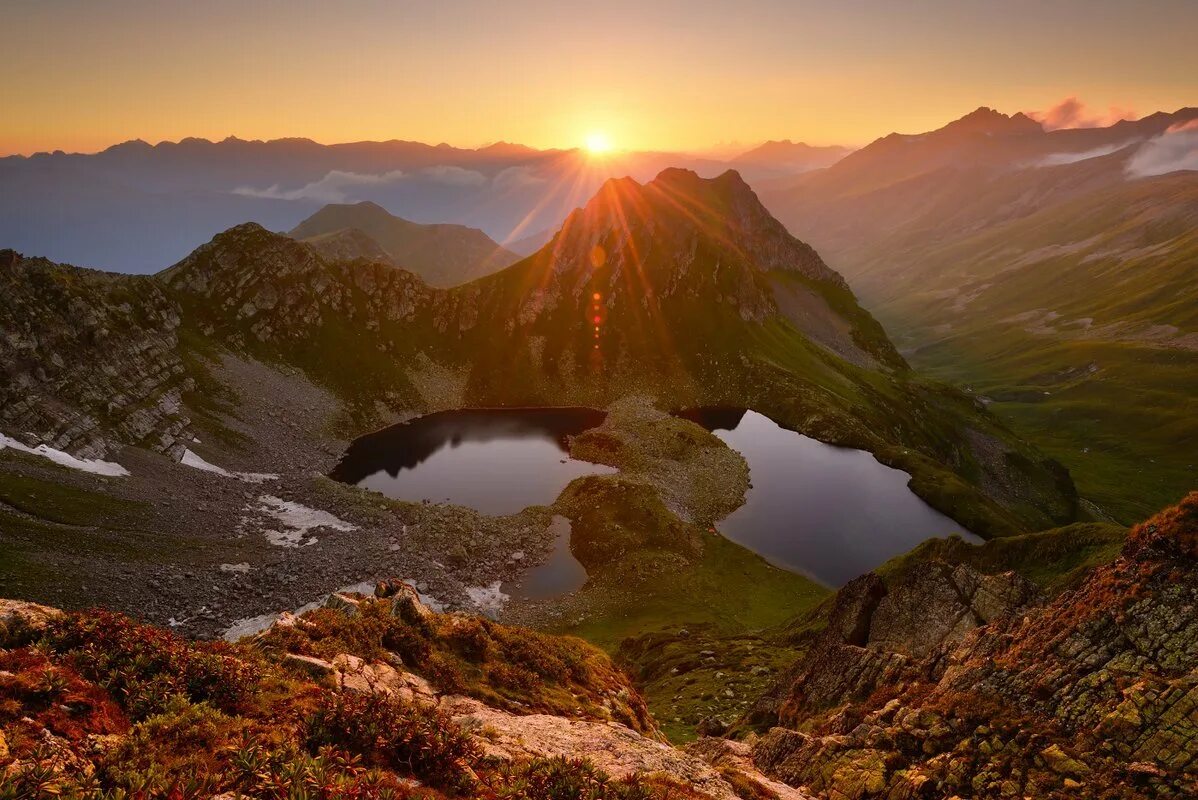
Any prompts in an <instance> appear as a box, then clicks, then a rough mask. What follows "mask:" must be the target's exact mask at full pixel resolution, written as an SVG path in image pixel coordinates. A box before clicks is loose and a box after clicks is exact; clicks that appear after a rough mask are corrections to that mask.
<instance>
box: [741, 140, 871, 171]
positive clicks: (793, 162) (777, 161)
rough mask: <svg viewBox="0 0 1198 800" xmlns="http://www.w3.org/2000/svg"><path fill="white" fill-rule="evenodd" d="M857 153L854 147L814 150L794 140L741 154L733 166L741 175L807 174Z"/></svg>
mask: <svg viewBox="0 0 1198 800" xmlns="http://www.w3.org/2000/svg"><path fill="white" fill-rule="evenodd" d="M851 152H853V149H852V148H851V147H840V146H837V145H829V146H823V147H819V146H813V145H809V144H807V143H806V142H792V141H791V140H790V139H782V140H770V141H768V142H765V143H764V144H760V145H758V146H757V147H754V148H753V149H752V150H748V151H746V152H744V153H741V154H740V155H739V156H737V157H736V158H734V159H732V165H733V166H734V167H735V168H736V169H738V170H741V171H744V170H746V169H748V170H764V171H768V172H771V173H774V174H785V173H803V172H808V171H810V170H813V169H821V168H823V167H830V166H832V165H833V164H835V163H836V162H837V161H839V160H840V159H842V158H844V157H845V156H847V155H848V154H849V153H851Z"/></svg>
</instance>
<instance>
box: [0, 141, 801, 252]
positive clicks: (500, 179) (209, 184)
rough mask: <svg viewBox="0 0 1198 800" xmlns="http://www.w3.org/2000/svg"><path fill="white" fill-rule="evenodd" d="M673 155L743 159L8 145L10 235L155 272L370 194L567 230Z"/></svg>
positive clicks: (423, 210) (500, 231)
mask: <svg viewBox="0 0 1198 800" xmlns="http://www.w3.org/2000/svg"><path fill="white" fill-rule="evenodd" d="M672 166H673V167H685V168H688V169H692V170H695V171H697V172H699V173H700V174H703V175H704V176H706V177H714V176H715V175H718V174H720V173H721V172H723V171H724V170H726V169H727V168H728V167H729V163H728V162H725V161H720V160H715V159H711V158H706V157H702V156H693V155H688V154H685V153H677V152H626V151H619V152H612V153H609V154H606V155H605V156H604V157H603V158H595V157H593V156H592V155H590V154H588V153H587V152H585V151H583V150H580V149H570V150H555V149H549V150H538V149H535V148H531V147H526V146H524V145H518V144H509V143H505V142H497V143H495V144H492V145H489V146H487V147H481V148H477V149H470V148H461V147H453V146H450V145H448V144H439V145H432V144H424V143H422V142H412V141H403V140H390V141H382V142H370V141H364V142H346V143H341V144H328V145H326V144H321V143H318V142H315V141H312V140H310V139H302V138H287V139H275V140H271V141H247V140H244V139H238V138H236V137H229V138H226V139H224V140H222V141H218V142H213V141H208V140H206V139H198V138H187V139H184V140H182V141H179V142H160V143H158V144H155V145H151V144H149V143H147V142H143V141H139V140H134V141H130V142H124V143H122V144H119V145H114V146H112V147H110V148H108V149H107V150H104V151H102V152H100V153H92V154H81V153H62V152H55V153H38V154H35V155H33V156H29V157H25V156H10V157H4V158H0V247H8V248H12V249H14V250H17V251H20V252H26V253H38V254H40V255H44V256H45V257H47V258H51V259H53V260H55V261H59V262H66V263H74V264H80V265H85V266H94V267H101V268H105V269H110V270H116V271H122V272H132V273H147V272H152V271H153V270H156V269H159V268H161V266H162V265H163V264H169V263H173V262H175V261H178V260H179V259H181V258H182V257H184V256H185V255H186V254H187V253H189V252H191V251H192V250H194V249H195V248H196V247H197V246H198V245H199V244H202V243H203V242H205V241H208V240H209V239H211V238H212V236H213V235H214V234H216V233H218V232H219V231H222V230H227V229H228V228H230V227H233V226H234V225H237V224H239V223H241V222H244V221H245V220H248V219H252V220H256V221H258V222H259V223H261V224H262V225H263V226H265V227H266V228H269V229H271V230H290V229H292V228H294V227H295V226H296V225H297V224H299V222H300V221H301V220H303V219H305V218H306V217H309V216H311V215H312V214H313V213H315V212H316V211H318V210H320V209H321V208H323V207H324V206H325V205H328V204H330V203H333V204H353V203H356V202H360V201H366V200H369V201H372V202H375V203H377V204H379V205H381V206H382V207H384V208H386V209H388V210H389V211H391V212H393V213H394V214H396V215H398V216H400V217H403V218H405V219H409V220H414V221H418V222H421V223H430V222H444V223H455V224H461V225H465V226H468V227H471V228H478V229H480V230H482V231H484V232H485V233H486V234H487V235H488V236H490V237H491V238H492V239H494V240H496V241H501V242H506V241H507V240H519V239H521V238H523V237H525V236H528V235H529V234H532V233H535V232H537V231H544V230H549V231H553V230H557V228H558V227H560V226H561V223H562V220H564V219H565V218H566V216H567V215H568V214H569V213H570V212H571V211H573V210H574V209H575V208H577V207H579V206H581V205H583V204H584V203H585V202H586V201H587V199H589V198H590V197H591V195H593V194H594V193H595V192H596V191H597V190H598V188H599V187H600V186H601V185H602V184H603V182H604V181H606V180H608V179H609V178H613V177H623V176H626V175H627V176H631V177H633V178H636V179H637V180H640V181H647V180H650V179H652V178H653V177H654V176H655V175H657V174H658V173H659V172H660V171H661V170H662V169H665V168H666V167H672ZM740 168H741V169H742V170H744V171H745V174H746V175H747V176H748V177H749V178H750V179H751V180H756V179H758V178H761V177H765V176H769V177H772V178H778V177H785V176H789V175H793V174H794V172H795V170H796V168H795V167H793V166H790V165H788V164H787V163H784V162H778V163H772V162H770V161H769V160H768V159H766V160H765V161H763V162H761V163H759V164H753V165H751V164H748V163H744V164H741V165H740ZM526 252H530V251H527V248H526ZM525 254H526V253H525Z"/></svg>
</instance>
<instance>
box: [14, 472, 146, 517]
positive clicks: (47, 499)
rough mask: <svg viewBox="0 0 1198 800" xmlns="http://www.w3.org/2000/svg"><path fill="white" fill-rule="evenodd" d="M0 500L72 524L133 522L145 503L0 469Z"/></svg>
mask: <svg viewBox="0 0 1198 800" xmlns="http://www.w3.org/2000/svg"><path fill="white" fill-rule="evenodd" d="M0 503H3V504H6V505H8V506H11V507H12V508H14V509H17V510H18V511H21V512H24V513H25V514H29V515H30V516H33V517H37V518H39V519H43V520H46V521H48V522H57V523H61V524H63V525H75V526H109V527H119V526H121V525H122V524H134V523H136V522H138V521H140V520H141V519H142V518H143V516H144V511H145V505H144V504H142V503H137V502H134V501H130V500H123V499H120V498H117V497H114V496H112V495H109V494H102V493H100V492H93V491H90V490H88V489H82V488H79V487H76V486H71V485H69V484H67V483H64V482H58V481H49V480H43V479H41V478H34V477H31V476H27V475H19V474H17V473H15V472H0Z"/></svg>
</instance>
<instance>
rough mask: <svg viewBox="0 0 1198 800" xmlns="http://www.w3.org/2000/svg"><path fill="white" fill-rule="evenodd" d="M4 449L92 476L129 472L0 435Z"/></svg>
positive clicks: (93, 460)
mask: <svg viewBox="0 0 1198 800" xmlns="http://www.w3.org/2000/svg"><path fill="white" fill-rule="evenodd" d="M6 447H11V448H12V449H13V450H20V451H21V452H22V453H29V454H31V455H35V456H41V457H42V458H48V459H50V460H51V461H53V462H54V463H55V464H59V465H61V466H64V467H70V468H71V469H77V470H80V471H82V472H90V473H92V474H94V475H108V476H110V477H121V476H124V475H128V474H129V470H127V469H125V468H124V467H122V466H121V465H120V464H118V463H116V462H115V461H101V460H100V459H98V458H75V457H74V456H73V455H71V454H70V453H64V452H63V451H61V450H55V449H54V448H53V447H48V446H47V445H44V444H39V445H38V446H37V447H30V446H29V445H26V444H22V443H21V442H18V441H17V440H16V439H12V438H10V437H8V436H5V435H4V434H3V433H0V450H3V449H4V448H6Z"/></svg>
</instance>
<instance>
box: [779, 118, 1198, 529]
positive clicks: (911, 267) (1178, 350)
mask: <svg viewBox="0 0 1198 800" xmlns="http://www.w3.org/2000/svg"><path fill="white" fill-rule="evenodd" d="M1196 120H1198V110H1196V109H1181V110H1179V111H1176V112H1174V113H1171V114H1164V113H1158V114H1152V115H1150V116H1147V117H1144V118H1143V119H1140V120H1137V121H1134V122H1131V121H1123V122H1119V123H1116V124H1114V125H1112V126H1110V127H1105V128H1086V129H1061V130H1053V131H1046V130H1044V129H1043V128H1041V126H1040V125H1039V123H1036V122H1034V121H1033V120H1031V119H1029V118H1027V117H1025V116H1023V115H1020V114H1016V115H1014V116H1010V117H1008V116H1006V115H1003V114H1000V113H998V112H995V111H992V110H990V109H985V108H983V109H978V110H977V111H975V112H973V113H971V114H969V115H968V116H966V117H963V118H962V119H960V120H957V121H956V122H953V123H951V124H949V125H947V126H945V127H943V128H940V129H938V130H935V131H930V132H928V133H925V134H919V135H900V134H892V135H890V136H887V137H885V138H882V139H879V140H878V141H876V142H874V143H872V144H870V145H869V146H867V147H864V148H862V149H861V150H859V151H857V152H855V153H853V154H852V155H850V156H848V157H846V158H845V159H843V160H841V161H839V162H838V163H836V164H835V165H833V166H832V167H830V168H828V169H826V170H820V171H817V172H811V173H808V174H806V175H802V176H799V177H797V178H795V179H792V180H791V181H789V182H788V183H785V184H773V185H771V186H770V187H769V188H768V189H766V190H763V198H764V200H765V202H766V204H767V206H769V208H770V209H771V210H772V211H773V212H774V213H775V214H777V216H778V218H779V219H780V220H782V221H783V222H784V223H786V224H787V226H788V227H789V228H790V229H791V230H792V231H794V232H795V233H796V234H797V235H799V236H802V237H803V238H805V239H807V240H809V241H811V242H812V243H813V244H814V245H815V246H816V247H818V248H819V250H820V252H821V253H823V254H824V255H825V256H826V257H827V258H829V260H830V261H831V263H834V264H836V266H837V268H838V269H839V270H840V271H842V272H843V273H844V274H845V276H846V277H847V278H848V280H849V281H850V283H851V284H852V286H853V288H854V289H855V290H856V291H858V292H859V293H860V295H861V297H862V298H863V302H864V303H865V305H866V306H867V307H868V308H870V309H871V310H872V311H873V312H874V313H876V314H877V315H878V317H879V318H880V319H881V320H882V322H883V323H884V324H885V325H886V327H887V329H888V330H889V331H891V332H892V333H893V334H894V336H895V337H896V341H897V342H898V344H899V346H900V349H901V350H902V351H903V352H904V353H905V354H906V356H907V357H908V358H909V359H910V360H912V362H913V363H914V364H915V365H916V366H917V367H919V368H920V369H923V370H927V371H930V372H931V373H932V374H934V375H937V376H939V377H942V378H944V379H946V380H949V381H951V382H954V383H956V384H957V385H961V386H968V387H970V388H971V389H972V391H973V392H974V393H975V394H976V395H977V396H979V397H980V398H982V399H983V401H984V402H986V403H990V404H992V405H991V407H992V408H993V409H994V410H996V411H997V412H998V413H999V414H1000V415H1002V416H1004V417H1005V418H1006V419H1007V420H1009V421H1010V422H1011V423H1012V424H1014V425H1015V426H1016V427H1017V429H1019V430H1021V431H1022V432H1023V433H1024V434H1025V435H1028V436H1029V437H1031V438H1033V439H1035V440H1036V441H1039V442H1042V443H1043V444H1044V445H1045V447H1047V448H1048V449H1049V451H1050V452H1052V453H1053V455H1054V456H1056V457H1057V458H1058V459H1060V460H1061V461H1062V462H1063V463H1065V464H1066V465H1068V467H1069V468H1070V471H1071V472H1072V473H1073V474H1074V475H1075V476H1076V477H1077V478H1078V480H1079V484H1080V486H1081V488H1082V492H1083V494H1084V495H1086V496H1087V497H1089V498H1091V499H1093V500H1094V501H1096V502H1097V503H1098V505H1099V506H1100V507H1101V509H1102V510H1103V513H1107V514H1111V515H1113V516H1114V517H1116V518H1118V519H1120V520H1121V521H1124V522H1130V521H1133V520H1135V519H1137V518H1139V517H1140V516H1142V515H1144V514H1147V513H1150V512H1151V511H1152V509H1154V508H1158V507H1160V506H1161V505H1163V504H1165V503H1169V502H1175V501H1176V500H1177V499H1178V498H1180V497H1181V496H1182V495H1183V494H1184V493H1185V492H1186V491H1187V490H1188V489H1189V488H1191V487H1192V486H1193V483H1194V480H1195V475H1196V473H1195V467H1194V464H1193V463H1192V462H1193V459H1192V458H1190V457H1189V455H1188V453H1189V451H1191V450H1192V445H1193V444H1195V443H1196V442H1198V428H1195V427H1194V424H1193V423H1194V421H1195V420H1198V413H1195V412H1196V411H1198V409H1196V408H1195V407H1194V404H1193V398H1194V397H1195V394H1194V388H1195V386H1198V384H1196V383H1195V380H1196V379H1198V378H1196V376H1198V373H1196V372H1195V368H1196V367H1198V361H1195V355H1194V354H1195V346H1194V336H1195V335H1196V334H1198V328H1195V318H1194V314H1193V309H1194V308H1195V297H1194V282H1193V280H1192V279H1191V278H1192V276H1191V271H1190V270H1189V269H1188V267H1187V265H1188V264H1189V263H1190V262H1192V260H1193V257H1194V254H1195V249H1194V248H1195V241H1194V236H1193V231H1194V226H1195V222H1196V221H1198V217H1196V216H1195V214H1196V210H1198V206H1196V205H1195V202H1194V198H1195V192H1196V191H1198V172H1196V171H1195V169H1198V163H1195V162H1194V159H1193V155H1192V154H1193V147H1194V146H1195V142H1196V141H1198V133H1195V131H1194V128H1193V126H1194V125H1195V124H1198V122H1196ZM1132 392H1134V393H1135V395H1136V396H1137V397H1138V398H1139V399H1138V401H1137V402H1136V403H1135V404H1126V403H1121V402H1118V401H1117V400H1115V399H1114V398H1116V397H1119V396H1121V395H1124V394H1125V393H1132Z"/></svg>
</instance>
